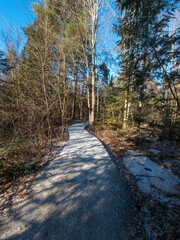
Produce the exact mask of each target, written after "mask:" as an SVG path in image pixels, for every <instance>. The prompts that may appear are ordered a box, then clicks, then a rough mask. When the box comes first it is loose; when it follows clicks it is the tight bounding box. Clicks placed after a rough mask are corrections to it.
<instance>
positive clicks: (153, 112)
mask: <svg viewBox="0 0 180 240" xmlns="http://www.w3.org/2000/svg"><path fill="white" fill-rule="evenodd" d="M178 4H179V1H175V0H170V1H169V0H151V1H149V0H146V1H142V0H138V1H137V0H135V1H134V0H128V1H125V0H117V1H116V16H117V19H116V22H115V24H114V27H113V28H112V29H111V30H112V31H113V32H114V33H116V34H117V36H118V38H119V41H118V42H117V50H118V53H119V55H118V59H117V61H118V62H119V66H118V67H117V68H118V71H119V75H118V77H113V76H112V74H110V72H111V71H110V66H109V65H108V59H105V60H103V61H101V60H100V55H99V54H98V51H99V50H98V47H97V41H99V37H101V38H102V35H101V33H100V28H101V18H102V17H103V11H106V10H107V8H110V6H109V4H108V2H107V1H105V0H95V1H94V0H88V1H86V0H76V1H73V0H63V1H60V0H46V1H38V3H34V4H33V9H34V14H35V20H34V22H33V23H32V24H29V25H28V26H27V27H24V29H23V31H24V34H25V36H26V38H27V41H26V43H25V45H24V46H23V49H22V51H21V53H20V54H18V51H17V45H18V43H17V42H12V41H11V42H10V43H9V42H8V36H7V37H6V39H4V41H6V42H7V46H8V48H7V49H8V50H7V51H6V52H3V50H0V74H1V75H0V149H1V153H0V154H1V156H0V157H1V163H0V164H1V180H2V181H1V182H2V183H3V182H6V181H7V178H8V179H9V180H11V179H13V178H14V177H17V176H19V175H20V174H22V173H24V171H25V170H26V171H27V172H28V171H30V170H31V168H33V167H34V165H33V166H32V165H30V167H28V168H27V166H26V164H27V163H28V161H30V160H27V159H31V160H32V159H36V163H38V161H39V158H40V157H41V156H42V155H43V154H44V149H45V148H46V149H47V148H48V149H52V147H53V138H54V136H55V135H56V134H57V132H58V134H59V136H61V138H62V137H64V134H65V132H66V125H67V123H68V120H69V119H74V120H88V121H89V124H90V125H91V126H93V125H101V126H104V127H108V128H111V129H115V130H121V129H123V130H125V129H130V128H135V129H137V133H138V136H139V137H140V134H141V129H142V127H143V128H144V127H145V128H148V127H151V128H156V129H158V131H159V132H160V135H161V138H163V139H168V140H170V141H177V142H178V141H179V139H178V134H179V133H180V82H179V51H180V50H179V42H180V38H179V34H180V30H179V28H178V24H179V22H178V21H179V10H178ZM101 40H102V39H100V41H101ZM8 43H9V44H8ZM57 129H58V130H57ZM59 129H61V131H60V130H59ZM37 156H38V157H37ZM18 159H21V164H20V166H19V165H18ZM23 159H25V160H23ZM25 162H26V163H25ZM24 165H25V166H26V167H24ZM28 166H29V165H28Z"/></svg>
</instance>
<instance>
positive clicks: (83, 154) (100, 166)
mask: <svg viewBox="0 0 180 240" xmlns="http://www.w3.org/2000/svg"><path fill="white" fill-rule="evenodd" d="M84 126H85V124H77V125H73V126H71V127H70V128H69V133H70V141H69V142H68V144H67V145H66V147H65V148H64V149H63V151H62V152H61V154H60V156H59V157H58V158H56V159H55V160H54V161H53V162H52V163H51V164H50V165H49V166H48V167H47V168H46V169H45V171H44V172H43V173H42V174H41V175H39V176H38V178H37V179H36V180H35V181H34V183H33V185H32V187H31V193H30V194H29V196H28V197H27V198H26V199H23V200H22V201H21V202H17V203H16V205H15V206H14V207H13V208H12V209H11V211H10V212H9V213H8V216H5V217H4V224H3V226H2V238H0V239H8V240H21V239H26V240H28V239H29V240H30V239H37V240H39V239H40V240H46V239H57V240H58V239H62V240H90V239H91V240H96V239H97V240H116V239H118V240H121V239H122V240H125V239H127V233H126V226H127V223H128V221H129V212H130V200H129V198H128V194H129V192H128V188H127V186H126V184H125V182H123V180H122V178H121V176H120V174H119V172H118V169H117V168H116V166H115V165H114V163H113V162H112V161H111V159H110V157H109V155H108V153H107V152H106V150H105V148H104V147H103V145H102V144H101V143H100V141H99V140H98V139H97V138H95V137H94V136H92V135H91V134H89V133H88V132H87V131H85V130H84Z"/></svg>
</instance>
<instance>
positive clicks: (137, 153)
mask: <svg viewBox="0 0 180 240" xmlns="http://www.w3.org/2000/svg"><path fill="white" fill-rule="evenodd" d="M126 153H127V154H129V155H132V156H139V155H141V154H140V153H139V152H135V151H133V150H128V151H127V152H126Z"/></svg>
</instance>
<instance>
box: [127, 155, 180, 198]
mask: <svg viewBox="0 0 180 240" xmlns="http://www.w3.org/2000/svg"><path fill="white" fill-rule="evenodd" d="M123 161H124V163H125V165H126V168H127V169H128V170H129V172H130V173H131V174H132V175H134V176H135V178H136V179H137V185H138V187H139V188H140V190H141V191H142V192H144V193H147V194H151V195H152V196H153V197H158V198H159V200H162V201H164V200H165V199H166V197H165V196H166V195H171V194H177V193H178V184H179V182H180V181H179V178H178V177H177V176H175V175H174V174H172V172H171V171H170V170H169V169H166V168H163V167H161V166H159V165H158V164H156V163H155V162H152V161H151V160H150V159H149V158H148V157H146V156H125V157H123ZM160 196H161V197H160Z"/></svg>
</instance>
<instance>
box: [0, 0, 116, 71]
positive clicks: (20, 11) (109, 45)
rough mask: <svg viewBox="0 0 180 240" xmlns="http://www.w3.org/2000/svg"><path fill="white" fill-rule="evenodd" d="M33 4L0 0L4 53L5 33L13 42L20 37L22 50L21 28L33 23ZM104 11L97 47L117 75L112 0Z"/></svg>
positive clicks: (28, 0)
mask: <svg viewBox="0 0 180 240" xmlns="http://www.w3.org/2000/svg"><path fill="white" fill-rule="evenodd" d="M33 2H37V0H0V49H1V50H3V51H5V52H6V50H7V46H6V44H5V41H4V37H3V35H6V33H7V35H8V36H9V38H10V40H12V41H13V42H16V40H17V39H18V36H19V35H20V46H19V52H20V51H21V50H22V47H23V45H24V43H25V42H26V38H25V36H24V34H23V31H22V27H26V26H27V25H28V24H30V23H33V20H34V14H33V11H32V3H33ZM104 9H106V10H105V12H106V14H105V17H104V18H103V20H102V21H103V22H102V24H103V25H104V29H103V31H102V33H101V36H100V38H101V39H100V41H99V43H98V45H99V46H101V47H102V45H103V51H104V52H106V53H108V54H107V56H109V57H108V59H109V61H107V63H108V66H109V68H110V70H111V74H113V75H117V73H118V66H117V64H115V63H113V59H117V51H116V50H117V47H116V41H117V40H118V38H117V36H116V34H113V33H112V27H113V23H114V22H115V21H116V15H115V14H114V13H115V11H116V7H115V3H114V0H109V1H108V2H107V4H106V5H105V6H104ZM104 9H102V11H104ZM104 36H106V37H104ZM102 39H103V40H102ZM102 42H103V44H102ZM101 50H102V49H101ZM101 50H100V51H101ZM104 58H105V57H104ZM110 59H111V60H110Z"/></svg>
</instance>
